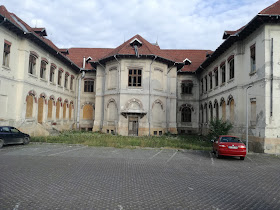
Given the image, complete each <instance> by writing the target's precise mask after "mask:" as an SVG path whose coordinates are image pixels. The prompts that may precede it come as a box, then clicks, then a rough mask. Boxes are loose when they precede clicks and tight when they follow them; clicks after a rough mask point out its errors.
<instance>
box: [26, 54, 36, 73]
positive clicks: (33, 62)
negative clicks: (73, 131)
mask: <svg viewBox="0 0 280 210" xmlns="http://www.w3.org/2000/svg"><path fill="white" fill-rule="evenodd" d="M36 59H37V57H36V56H35V55H33V54H30V56H29V68H28V73H29V74H36Z"/></svg>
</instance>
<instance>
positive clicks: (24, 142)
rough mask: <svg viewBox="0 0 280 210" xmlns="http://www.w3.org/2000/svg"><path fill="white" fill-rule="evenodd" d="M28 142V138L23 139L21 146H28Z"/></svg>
mask: <svg viewBox="0 0 280 210" xmlns="http://www.w3.org/2000/svg"><path fill="white" fill-rule="evenodd" d="M29 141H30V139H29V138H28V137H25V138H24V139H23V144H24V145H25V144H28V143H29Z"/></svg>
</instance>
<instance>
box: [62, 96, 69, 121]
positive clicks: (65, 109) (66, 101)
mask: <svg viewBox="0 0 280 210" xmlns="http://www.w3.org/2000/svg"><path fill="white" fill-rule="evenodd" d="M67 108H68V99H65V100H64V102H63V115H62V116H63V119H66V112H67Z"/></svg>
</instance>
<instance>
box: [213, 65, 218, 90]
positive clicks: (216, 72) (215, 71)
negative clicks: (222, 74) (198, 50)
mask: <svg viewBox="0 0 280 210" xmlns="http://www.w3.org/2000/svg"><path fill="white" fill-rule="evenodd" d="M214 74H215V86H216V87H218V86H219V72H218V68H216V69H215V70H214Z"/></svg>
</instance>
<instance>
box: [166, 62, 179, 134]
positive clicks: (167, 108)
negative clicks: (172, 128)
mask: <svg viewBox="0 0 280 210" xmlns="http://www.w3.org/2000/svg"><path fill="white" fill-rule="evenodd" d="M175 64H176V63H175V62H174V64H173V66H171V67H170V68H169V69H167V96H166V129H167V132H169V115H170V113H169V110H170V109H169V103H168V99H169V96H170V77H169V72H170V71H171V69H172V68H173V67H174V66H175ZM176 85H177V77H176ZM176 89H177V87H176ZM176 109H177V108H176ZM176 121H177V120H176Z"/></svg>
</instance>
